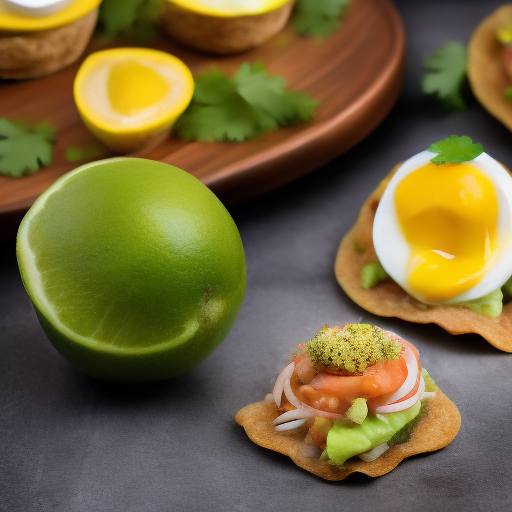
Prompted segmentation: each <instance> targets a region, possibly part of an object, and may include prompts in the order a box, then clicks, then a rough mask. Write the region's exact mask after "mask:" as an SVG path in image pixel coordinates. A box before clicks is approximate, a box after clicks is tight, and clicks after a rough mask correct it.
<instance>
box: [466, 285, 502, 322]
mask: <svg viewBox="0 0 512 512" xmlns="http://www.w3.org/2000/svg"><path fill="white" fill-rule="evenodd" d="M507 282H508V281H507ZM506 285H507V283H505V285H504V286H506ZM458 304H460V305H461V306H465V307H467V308H469V309H472V310H473V311H476V312H477V313H481V314H482V315H485V316H488V317H489V318H496V317H497V316H500V314H501V310H502V309H503V293H502V291H501V290H500V289H499V288H498V289H497V290H494V291H493V292H491V293H488V294H487V295H484V296H483V297H480V298H478V299H473V300H466V301H463V302H459V303H458Z"/></svg>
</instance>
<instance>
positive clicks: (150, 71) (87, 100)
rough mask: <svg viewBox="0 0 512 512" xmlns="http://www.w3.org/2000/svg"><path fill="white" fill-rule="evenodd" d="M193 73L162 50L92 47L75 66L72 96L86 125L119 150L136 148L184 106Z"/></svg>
mask: <svg viewBox="0 0 512 512" xmlns="http://www.w3.org/2000/svg"><path fill="white" fill-rule="evenodd" d="M193 91H194V79H193V77H192V73H191V72H190V70H189V69H188V68H187V66H186V65H185V64H184V63H183V62H182V61H181V60H179V59H178V58H176V57H174V56H173V55H170V54H168V53H166V52H162V51H158V50H151V49H145V48H116V49H113V50H103V51H100V52H96V53H93V54H91V55H89V57H87V59H86V60H85V61H84V63H83V64H82V66H81V67H80V69H79V70H78V73H77V76H76V79H75V84H74V96H75V102H76V105H77V108H78V111H79V112H80V115H81V116H82V119H83V121H84V123H85V124H86V126H87V127H88V128H89V130H90V131H91V132H92V133H93V134H94V135H95V136H96V137H98V138H99V139H100V140H101V141H103V142H104V143H105V144H106V145H107V146H108V147H110V148H111V149H113V150H114V151H118V152H128V151H133V150H136V149H138V148H139V147H140V146H142V145H143V144H144V143H145V142H146V141H147V140H148V139H149V138H151V137H152V136H154V135H157V134H159V133H161V132H164V131H166V130H168V129H169V128H171V126H172V125H173V124H174V122H175V121H176V119H177V118H178V117H179V116H180V115H181V114H182V113H183V111H184V110H185V109H186V108H187V106H188V104H189V103H190V100H191V99H192V93H193Z"/></svg>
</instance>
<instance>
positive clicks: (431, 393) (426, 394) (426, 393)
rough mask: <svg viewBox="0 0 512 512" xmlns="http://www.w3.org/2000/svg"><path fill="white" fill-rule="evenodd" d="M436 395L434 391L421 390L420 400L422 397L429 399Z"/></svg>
mask: <svg viewBox="0 0 512 512" xmlns="http://www.w3.org/2000/svg"><path fill="white" fill-rule="evenodd" d="M435 396H436V392H435V391H423V394H422V395H421V400H423V399H427V400H428V399H429V398H434V397H435Z"/></svg>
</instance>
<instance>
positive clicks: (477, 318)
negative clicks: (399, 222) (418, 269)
mask: <svg viewBox="0 0 512 512" xmlns="http://www.w3.org/2000/svg"><path fill="white" fill-rule="evenodd" d="M397 168H398V166H396V167H395V168H394V169H393V170H392V171H391V173H390V174H389V176H388V177H387V178H386V179H384V180H383V181H382V182H381V183H380V185H379V187H378V188H377V190H375V191H374V192H373V193H372V194H371V195H370V197H369V198H368V199H367V200H366V202H365V203H364V205H363V207H362V208H361V212H360V214H359V218H358V219H357V222H356V224H355V225H354V227H353V228H352V229H351V230H350V231H349V232H348V233H347V234H346V235H345V237H344V238H343V240H342V241H341V244H340V246H339V248H338V253H337V255H336V261H335V263H334V272H335V274H336V279H337V280H338V283H339V284H340V286H341V287H342V288H343V290H344V291H345V293H346V294H347V295H348V296H349V297H350V298H351V299H352V300H353V301H354V302H355V303H356V304H358V305H359V306H361V307H362V308H364V309H366V310H367V311H369V312H370V313H373V314H375V315H379V316H387V317H397V318H401V319H402V320H407V321H409V322H415V323H420V324H427V323H434V324H437V325H439V326H441V327H442V328H443V329H445V330H446V331H448V332H449V333H451V334H467V333H476V334H480V336H482V337H484V338H485V339H486V340H487V341H488V342H489V343H490V344H491V345H494V346H495V347H496V348H498V349H500V350H503V351H504V352H512V302H509V303H507V304H505V305H504V306H503V311H502V312H501V314H500V315H499V316H498V317H496V318H489V317H487V316H485V315H483V314H481V313H477V312H476V311H473V310H472V309H469V308H467V307H464V306H458V305H452V306H432V305H427V304H424V303H422V302H420V301H418V300H416V299H415V298H413V297H411V296H410V295H409V294H408V293H407V292H405V291H404V290H403V289H402V288H400V286H398V285H397V284H396V283H394V282H393V281H391V280H386V281H383V282H381V283H379V284H378V285H377V286H375V287H373V288H370V289H368V290H367V289H365V288H363V285H362V283H361V271H362V269H363V267H364V266H365V265H366V264H368V263H372V262H376V261H378V260H377V255H376V254H375V249H374V247H373V239H372V228H373V219H374V216H375V211H376V210H377V206H378V204H379V201H380V198H381V197H382V194H383V193H384V190H385V188H386V186H387V184H388V183H389V180H390V179H391V177H392V176H393V174H394V172H395V171H396V169H397Z"/></svg>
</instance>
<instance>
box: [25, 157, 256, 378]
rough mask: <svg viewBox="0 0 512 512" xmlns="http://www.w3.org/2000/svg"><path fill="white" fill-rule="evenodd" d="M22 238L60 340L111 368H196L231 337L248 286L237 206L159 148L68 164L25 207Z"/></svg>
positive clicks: (151, 372)
mask: <svg viewBox="0 0 512 512" xmlns="http://www.w3.org/2000/svg"><path fill="white" fill-rule="evenodd" d="M16 250H17V256H18V264H19V267H20V271H21V276H22V279H23V283H24V285H25V288H26V289H27V292H28V294H29V296H30V298H31V300H32V302H33V304H34V307H35V310H36V313H37V316H38V318H39V320H40V322H41V325H42V327H43V329H44V331H45V333H46V335H47V336H48V338H49V339H50V341H51V342H52V343H53V345H54V346H55V347H56V348H57V350H58V351H59V352H60V353H61V354H62V355H63V356H64V357H66V358H67V359H68V360H69V361H71V362H72V363H74V364H75V365H76V366H78V367H79V368H80V369H82V370H83V371H84V372H85V373H87V374H89V375H93V376H95V377H99V378H104V379H110V380H132V381H143V380H161V379H167V378H171V377H175V376H177V375H180V374H183V373H185V372H188V371H189V370H191V369H192V368H193V367H194V366H196V365H197V364H198V363H199V362H200V361H202V360H203V359H204V358H205V357H206V356H207V355H208V354H209V353H210V352H212V350H213V349H215V348H216V347H217V346H218V345H219V343H220V342H221V341H222V340H223V339H224V338H225V337H226V335H227V334H228V332H229V330H230V329H231V327H232V325H233V323H234V321H235V319H236V316H237V314H238V311H239V309H240V306H241V304H242V300H243V297H244V292H245V279H246V278H245V257H244V250H243V246H242V241H241V239H240V235H239V233H238V230H237V228H236V225H235V223H234V221H233V219H232V218H231V216H230V215H229V213H228V211H227V210H226V209H225V208H224V206H223V205H222V203H221V202H220V201H219V200H218V199H217V197H216V196H215V195H214V194H213V193H212V192H211V191H210V190H209V189H208V188H207V187H206V186H204V185H203V184H202V183H201V182H200V181H199V180H197V179H196V178H194V177H193V176H191V175H190V174H188V173H186V172H184V171H182V170H181V169H178V168H176V167H173V166H170V165H167V164H163V163H161V162H155V161H152V160H143V159H138V158H114V159H110V160H102V161H99V162H93V163H90V164H86V165H83V166H81V167H79V168H78V169H75V170H74V171H72V172H70V173H68V174H66V175H64V176H63V177H62V178H60V179H59V180H58V181H56V182H55V183H54V184H53V185H52V186H51V187H50V188H49V189H48V190H47V191H46V192H44V193H43V194H42V195H41V196H40V197H39V198H38V199H37V201H36V202H35V203H34V205H33V206H32V207H31V208H30V210H29V211H28V212H27V214H26V215H25V218H24V219H23V221H22V223H21V225H20V229H19V232H18V239H17V248H16Z"/></svg>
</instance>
